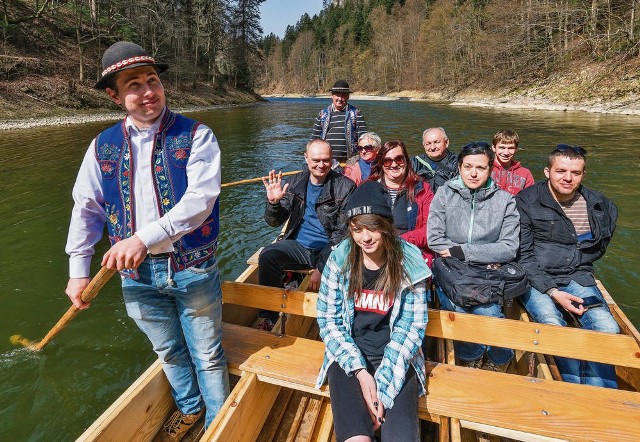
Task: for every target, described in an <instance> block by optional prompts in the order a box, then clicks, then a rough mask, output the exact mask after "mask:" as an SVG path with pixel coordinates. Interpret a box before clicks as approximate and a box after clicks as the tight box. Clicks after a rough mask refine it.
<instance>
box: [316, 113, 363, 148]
mask: <svg viewBox="0 0 640 442" xmlns="http://www.w3.org/2000/svg"><path fill="white" fill-rule="evenodd" d="M332 110H333V105H332V104H330V105H329V106H327V107H326V108H324V109H322V110H321V111H320V115H319V118H320V126H321V127H322V132H321V133H320V138H321V139H323V140H324V139H325V138H326V137H327V131H328V130H329V123H330V122H331V111H332ZM356 111H357V109H356V107H355V106H351V105H350V104H348V103H347V108H346V115H345V117H344V138H345V140H346V141H347V155H349V156H350V155H351V154H352V153H353V152H355V151H356V146H357V145H358V132H357V131H356V120H357V116H356Z"/></svg>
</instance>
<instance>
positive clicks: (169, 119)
mask: <svg viewBox="0 0 640 442" xmlns="http://www.w3.org/2000/svg"><path fill="white" fill-rule="evenodd" d="M102 67H103V72H102V78H101V79H100V81H98V82H97V83H96V85H95V87H96V89H104V90H105V92H106V93H107V94H108V95H109V97H110V98H111V100H112V101H113V102H114V103H116V104H117V105H118V106H121V107H122V108H123V109H124V110H125V112H126V113H127V115H126V117H125V118H124V120H123V121H121V122H119V123H118V124H116V125H115V126H113V127H111V128H109V129H106V130H104V131H103V132H101V133H100V134H98V136H97V137H96V138H95V139H94V140H93V141H92V142H91V144H90V146H89V149H88V150H87V153H86V155H85V157H84V160H83V162H82V165H81V166H80V171H79V172H78V178H77V180H76V183H75V186H74V188H73V199H74V202H75V205H74V207H73V212H72V216H71V223H70V226H69V236H68V240H67V246H66V251H67V253H68V254H69V257H70V258H69V274H70V278H69V283H68V285H67V289H66V293H67V295H68V296H69V298H70V299H71V301H72V302H73V304H74V305H75V306H76V307H78V308H80V309H84V308H87V307H88V306H89V305H88V304H86V303H84V302H82V300H81V299H80V295H81V293H82V291H83V289H84V288H85V287H86V286H87V285H88V284H89V265H90V263H91V257H92V256H93V254H94V245H95V244H96V243H97V242H98V241H99V240H100V238H101V237H102V231H103V229H104V225H105V223H107V229H108V233H109V240H110V242H111V248H110V249H109V250H108V251H107V252H106V253H105V255H104V256H103V258H102V265H103V266H106V267H108V268H110V269H117V270H118V271H120V275H121V277H122V291H123V295H124V301H125V305H126V308H127V313H128V314H129V316H130V317H131V318H132V319H134V321H135V322H136V324H137V325H138V327H139V328H140V329H141V330H142V331H143V332H144V333H145V334H146V335H147V337H148V338H149V340H150V341H151V344H152V345H153V349H154V351H155V352H156V353H157V355H158V358H159V359H160V361H161V362H162V364H163V369H164V372H165V374H166V375H167V378H168V380H169V383H170V384H171V390H172V394H173V397H174V399H175V402H176V405H177V407H178V411H177V412H176V413H174V415H173V416H171V418H170V419H169V420H168V421H167V422H166V423H165V424H164V427H163V429H162V430H161V431H160V433H158V436H157V440H161V441H179V440H180V439H182V437H183V436H184V434H185V433H186V432H187V431H188V430H189V428H191V427H192V426H193V424H194V423H195V422H196V421H197V420H198V419H199V418H200V417H201V415H202V414H203V412H204V411H205V408H206V419H205V423H206V425H207V426H208V425H209V424H210V423H211V422H212V421H213V418H214V417H215V415H216V414H217V413H218V411H219V409H220V407H221V406H222V404H223V403H224V401H225V399H226V397H227V396H228V394H229V377H228V373H227V362H226V359H225V356H224V352H223V350H222V346H221V342H222V294H221V290H220V279H219V276H218V271H217V267H216V259H215V250H216V247H217V237H218V231H219V202H218V196H219V195H220V149H219V147H218V142H217V140H216V137H215V135H214V134H213V132H212V131H211V129H209V128H208V127H206V126H204V125H202V124H200V123H198V122H196V121H193V120H191V119H188V118H186V117H183V116H181V115H178V114H175V113H173V112H171V111H170V110H169V108H167V107H166V99H165V94H164V88H163V86H162V82H161V81H160V78H159V76H158V74H160V73H162V72H164V71H165V70H167V68H168V65H167V64H164V63H158V62H156V61H155V60H154V59H153V58H152V57H150V56H149V55H148V54H147V53H146V52H145V51H144V49H142V48H141V47H140V46H138V45H137V44H134V43H130V42H124V41H121V42H117V43H115V44H113V45H111V46H110V47H109V48H108V49H107V50H106V51H105V53H104V55H103V57H102Z"/></svg>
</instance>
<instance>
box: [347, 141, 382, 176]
mask: <svg viewBox="0 0 640 442" xmlns="http://www.w3.org/2000/svg"><path fill="white" fill-rule="evenodd" d="M381 145H382V140H381V139H380V136H379V135H378V134H377V133H375V132H365V133H363V134H362V135H360V137H359V138H358V146H357V147H356V149H357V150H358V155H354V156H352V157H351V158H349V159H348V160H347V164H346V165H345V166H344V172H343V174H344V176H346V177H347V178H349V179H350V180H351V181H353V182H354V183H356V186H359V185H360V183H362V182H363V181H365V180H366V179H367V178H369V175H371V166H372V165H373V164H374V163H375V161H376V156H377V155H378V150H379V149H380V146H381Z"/></svg>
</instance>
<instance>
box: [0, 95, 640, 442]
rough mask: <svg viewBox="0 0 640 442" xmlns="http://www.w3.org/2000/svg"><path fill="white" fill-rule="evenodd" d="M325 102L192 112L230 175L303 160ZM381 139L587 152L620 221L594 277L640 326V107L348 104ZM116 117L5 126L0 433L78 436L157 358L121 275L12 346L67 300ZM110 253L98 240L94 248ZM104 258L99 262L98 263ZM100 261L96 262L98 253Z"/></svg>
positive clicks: (257, 198)
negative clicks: (439, 131) (436, 130)
mask: <svg viewBox="0 0 640 442" xmlns="http://www.w3.org/2000/svg"><path fill="white" fill-rule="evenodd" d="M327 103H328V100H326V99H325V100H322V99H273V100H271V101H270V102H269V103H262V104H258V105H255V106H250V107H237V108H226V109H218V110H213V111H208V112H205V113H195V114H190V116H191V117H193V118H196V119H199V120H200V121H202V122H204V123H205V124H207V125H208V126H209V127H211V128H212V129H213V130H214V132H215V134H216V135H217V137H218V139H219V142H220V146H221V150H222V168H223V169H222V179H223V182H231V181H237V180H240V179H244V178H251V177H255V176H259V175H264V174H266V173H267V172H268V171H269V170H270V169H271V168H275V169H277V170H280V169H281V170H283V171H288V170H296V169H299V168H300V167H301V161H302V152H303V150H304V145H305V142H306V140H307V139H308V138H309V136H310V133H311V127H312V125H313V119H314V117H315V115H316V114H317V112H318V111H319V109H320V108H321V107H322V106H325V105H326V104H327ZM353 103H354V104H356V105H358V106H359V107H360V108H361V109H362V110H363V112H364V115H365V118H366V121H367V124H368V127H369V128H370V129H371V130H375V131H376V132H378V133H379V134H380V135H381V136H382V138H383V140H389V139H392V138H400V139H402V140H404V141H405V142H406V143H407V145H408V146H409V148H410V153H411V154H418V153H420V152H421V150H422V147H421V133H422V130H423V129H425V128H427V127H430V126H442V127H444V128H445V129H446V130H447V133H448V135H449V138H450V140H451V148H452V149H453V150H454V151H458V150H459V148H460V146H462V145H463V144H464V143H466V142H468V141H471V140H485V141H490V139H491V136H492V134H493V133H495V132H496V131H498V130H500V129H503V128H510V129H514V130H516V131H517V132H518V133H519V134H520V137H521V150H520V151H519V152H518V158H519V160H521V161H522V162H523V163H524V165H525V166H526V167H528V168H529V169H531V171H532V172H533V175H534V177H535V178H536V179H541V178H543V172H542V170H543V168H544V164H545V161H546V155H547V153H548V152H549V151H550V150H551V148H552V147H553V146H555V145H556V144H558V143H569V144H579V145H581V146H584V147H585V148H586V149H587V150H588V151H589V154H588V160H587V175H586V177H585V181H584V182H585V184H586V185H587V186H589V187H593V188H596V189H598V190H600V191H602V192H604V193H605V194H606V195H607V196H609V197H610V198H612V199H613V200H614V201H615V202H616V204H617V205H618V208H619V211H620V216H619V220H618V229H617V231H616V234H615V237H614V240H613V242H612V243H611V245H610V247H609V250H608V253H607V255H606V256H605V257H604V258H603V259H602V260H600V261H599V262H598V263H597V267H596V268H597V274H598V276H599V277H600V278H601V279H602V280H603V282H604V284H605V286H606V287H607V288H608V290H609V292H610V293H611V294H612V295H613V296H614V298H615V299H616V300H617V302H618V304H619V305H620V306H621V307H622V308H623V310H624V311H625V312H626V314H627V315H628V316H629V317H630V318H631V320H632V321H633V322H634V324H635V325H636V327H638V326H640V297H638V296H637V295H636V293H635V290H634V289H633V287H637V286H638V285H640V272H639V271H638V267H637V262H638V259H639V258H640V250H639V249H638V239H639V238H640V208H639V205H638V203H637V201H638V199H639V198H640V179H639V178H638V177H639V173H638V168H639V167H640V166H639V164H640V148H639V146H640V118H638V117H626V116H618V115H600V114H588V113H581V112H546V111H523V110H496V109H485V108H464V107H453V106H449V105H446V104H432V103H422V102H409V101H358V102H353ZM110 124H112V123H92V124H84V125H77V126H62V127H61V126H59V127H46V128H39V129H30V130H16V131H4V132H0V149H1V150H2V152H5V153H4V154H3V155H2V157H1V158H0V170H1V171H2V172H1V175H0V232H1V234H0V272H1V273H0V275H1V277H0V306H2V308H1V309H0V440H11V441H23V440H28V441H39V440H45V439H46V440H47V441H58V440H60V441H67V440H74V439H75V438H76V437H77V436H79V435H80V434H81V433H82V431H83V430H84V429H85V428H86V427H88V426H89V425H90V424H91V422H93V420H95V419H96V417H97V416H98V415H99V414H100V413H102V411H104V410H105V409H106V408H107V407H108V406H109V404H111V403H112V402H113V401H114V400H115V399H116V398H117V397H118V396H119V395H120V393H121V392H122V391H124V389H125V388H127V387H128V386H129V385H130V384H131V382H132V381H133V380H134V379H136V378H137V377H138V376H139V375H140V373H141V372H142V371H143V370H144V369H146V368H147V367H148V366H149V364H150V363H151V362H152V361H153V359H154V356H153V354H152V352H151V350H150V348H149V346H148V344H147V342H146V340H145V338H144V337H143V336H142V335H141V333H140V332H139V331H138V330H137V328H136V327H135V325H134V324H133V323H132V321H130V320H129V319H128V318H127V316H126V313H125V309H124V306H123V303H122V297H121V294H120V290H119V287H118V283H117V281H116V279H117V278H114V280H113V281H111V282H110V283H109V284H108V285H107V286H106V287H105V289H103V291H102V292H101V293H100V295H99V297H98V298H96V300H95V301H94V302H93V305H92V307H91V309H89V310H87V311H84V312H81V313H80V315H79V316H78V317H76V319H74V320H73V322H72V323H71V324H70V325H69V326H68V327H67V328H66V329H65V330H64V331H63V332H62V333H61V334H60V335H59V336H58V337H57V338H56V339H55V340H54V341H53V342H52V343H51V344H50V345H49V346H48V347H47V348H45V349H44V351H42V352H40V353H37V354H36V353H33V352H30V351H28V350H25V349H20V348H17V347H14V346H13V345H12V344H11V343H10V342H9V337H10V336H11V335H14V334H20V335H22V336H24V337H27V338H29V339H33V340H37V339H40V338H42V337H43V336H44V334H45V333H46V332H47V331H48V330H49V329H50V328H51V327H52V326H53V324H55V322H56V321H57V320H58V318H59V317H60V316H61V315H62V314H63V313H64V312H65V311H66V309H67V308H68V307H69V301H68V299H67V297H66V295H65V294H64V287H65V286H66V281H67V276H66V275H67V260H66V255H65V253H64V244H65V240H66V233H67V227H68V223H69V215H70V211H71V204H72V201H71V197H70V192H71V188H72V186H73V183H74V180H75V176H76V173H77V170H78V167H79V165H80V161H81V159H82V156H83V154H84V152H85V150H86V148H87V145H88V143H89V142H90V140H91V139H92V137H93V136H95V134H97V133H98V132H99V131H100V130H102V129H103V128H105V127H107V126H108V125H110ZM264 196H265V194H264V191H263V188H262V185H261V184H244V185H241V186H235V187H229V188H226V189H223V192H222V195H221V231H222V233H221V236H220V246H219V252H218V256H219V263H220V269H221V273H222V277H223V278H225V279H233V278H235V277H236V276H238V275H239V274H240V272H241V271H242V270H243V268H244V262H245V261H246V259H247V258H248V257H249V256H250V255H251V254H252V253H253V252H254V251H255V250H256V249H257V248H258V247H260V246H262V245H264V244H266V243H268V242H269V241H270V240H271V239H272V238H273V237H274V235H275V234H276V233H277V229H273V228H270V227H268V226H267V225H266V223H265V222H264V220H263V218H262V213H263V201H264ZM105 250H106V245H105V244H104V243H101V244H100V245H99V247H98V251H97V253H98V255H101V254H102V253H103V252H104V251H105ZM96 261H97V260H96ZM94 264H96V263H94Z"/></svg>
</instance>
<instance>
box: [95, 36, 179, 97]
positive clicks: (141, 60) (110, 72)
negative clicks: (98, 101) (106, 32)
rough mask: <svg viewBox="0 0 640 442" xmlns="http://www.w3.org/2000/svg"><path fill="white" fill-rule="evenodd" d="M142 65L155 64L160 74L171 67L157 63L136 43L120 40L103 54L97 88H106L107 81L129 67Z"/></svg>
mask: <svg viewBox="0 0 640 442" xmlns="http://www.w3.org/2000/svg"><path fill="white" fill-rule="evenodd" d="M140 66H153V67H154V68H156V71H158V74H160V73H162V72H164V71H166V70H167V69H169V65H168V64H166V63H156V61H155V60H154V59H153V57H151V56H150V55H149V54H147V52H146V51H145V50H144V49H142V47H141V46H138V45H137V44H135V43H131V42H129V41H119V42H117V43H114V44H112V45H111V46H109V47H108V48H107V50H106V51H104V55H103V56H102V78H100V80H99V81H98V82H97V83H96V85H95V86H94V87H95V88H96V89H105V88H106V87H107V81H108V80H109V79H110V78H111V77H113V76H114V75H116V74H117V73H118V72H122V71H124V70H127V69H133V68H137V67H140Z"/></svg>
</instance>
